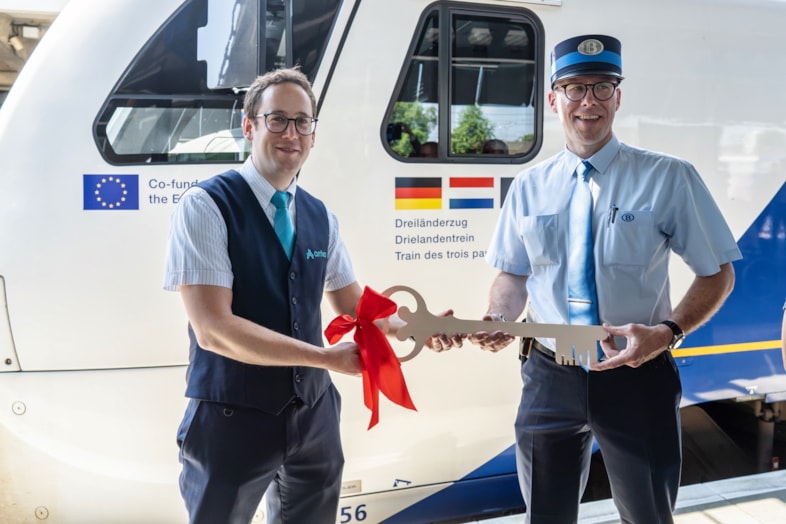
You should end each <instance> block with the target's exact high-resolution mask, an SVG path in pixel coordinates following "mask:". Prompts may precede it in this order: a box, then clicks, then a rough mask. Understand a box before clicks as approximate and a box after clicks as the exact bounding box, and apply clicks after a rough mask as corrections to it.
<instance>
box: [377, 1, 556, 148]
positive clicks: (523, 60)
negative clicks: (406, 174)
mask: <svg viewBox="0 0 786 524" xmlns="http://www.w3.org/2000/svg"><path fill="white" fill-rule="evenodd" d="M542 61H543V28H542V26H541V24H540V22H539V20H538V19H537V18H536V17H535V15H534V14H533V13H532V12H531V11H529V10H526V9H510V8H507V9H506V8H499V9H494V8H492V7H489V6H482V8H481V7H480V6H477V7H473V6H472V5H471V4H469V5H468V4H458V3H453V2H446V3H439V4H434V5H432V6H431V7H430V8H429V9H428V10H427V11H426V13H425V14H424V16H423V17H422V19H421V22H420V24H419V27H418V30H417V31H416V34H415V38H414V39H413V42H412V45H411V48H410V52H409V53H408V56H407V60H406V63H405V64H404V67H403V68H402V72H401V75H400V80H399V84H398V86H397V88H396V90H395V93H394V97H393V99H392V102H391V104H390V108H389V110H388V112H387V116H386V118H385V121H384V123H383V129H382V139H383V142H384V144H385V147H386V148H387V149H388V151H389V153H390V154H391V155H392V156H393V157H394V158H396V159H398V160H401V161H408V162H439V161H447V162H466V163H493V162H504V163H523V162H526V161H527V160H529V159H530V158H532V157H533V156H534V155H535V154H536V153H537V149H538V148H539V146H540V132H541V129H542V124H541V122H542V114H541V110H540V108H541V107H543V103H542V102H543V89H542V87H541V86H542V84H543V82H542V77H541V71H542V70H543V67H542Z"/></svg>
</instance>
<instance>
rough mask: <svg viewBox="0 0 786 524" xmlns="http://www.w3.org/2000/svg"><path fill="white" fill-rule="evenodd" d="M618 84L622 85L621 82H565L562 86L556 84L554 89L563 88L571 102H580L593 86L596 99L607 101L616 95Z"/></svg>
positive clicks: (593, 94)
mask: <svg viewBox="0 0 786 524" xmlns="http://www.w3.org/2000/svg"><path fill="white" fill-rule="evenodd" d="M618 85H620V84H619V82H598V83H597V84H563V85H561V86H554V89H560V88H561V89H562V90H563V91H565V96H566V97H567V98H568V100H570V101H571V102H578V101H579V100H584V97H585V96H587V90H588V89H589V88H590V87H591V88H592V96H594V97H595V99H596V100H600V101H601V102H605V101H606V100H608V99H609V98H611V97H612V96H614V91H616V90H617V86H618Z"/></svg>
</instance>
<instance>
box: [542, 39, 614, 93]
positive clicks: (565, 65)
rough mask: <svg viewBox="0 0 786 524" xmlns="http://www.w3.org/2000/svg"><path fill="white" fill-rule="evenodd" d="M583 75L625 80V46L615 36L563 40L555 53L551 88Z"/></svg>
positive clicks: (555, 48)
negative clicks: (623, 59)
mask: <svg viewBox="0 0 786 524" xmlns="http://www.w3.org/2000/svg"><path fill="white" fill-rule="evenodd" d="M579 75H611V76H617V77H619V78H622V44H620V41H619V40H617V39H616V38H614V37H613V36H607V35H582V36H574V37H573V38H568V39H567V40H563V41H562V42H560V43H559V44H557V45H555V46H554V50H553V51H552V52H551V84H552V85H554V82H556V81H557V80H561V79H563V78H568V77H571V76H579Z"/></svg>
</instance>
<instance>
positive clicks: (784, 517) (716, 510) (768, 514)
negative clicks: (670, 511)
mask: <svg viewBox="0 0 786 524" xmlns="http://www.w3.org/2000/svg"><path fill="white" fill-rule="evenodd" d="M523 521H524V515H523V514H522V515H512V516H507V517H497V518H493V519H486V520H480V521H477V524H514V523H521V522H523ZM579 522H580V523H581V524H618V523H619V522H620V520H619V516H618V515H617V512H616V510H615V508H614V504H613V503H612V501H611V500H598V501H595V502H588V503H586V504H582V505H581V510H580V513H579ZM674 522H675V524H776V523H777V524H784V523H786V470H782V471H773V472H771V473H761V474H759V475H751V476H747V477H737V478H733V479H727V480H719V481H715V482H708V483H706V484H694V485H690V486H684V487H682V488H680V492H679V495H678V496H677V510H676V511H675V513H674Z"/></svg>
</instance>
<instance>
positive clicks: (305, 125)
mask: <svg viewBox="0 0 786 524" xmlns="http://www.w3.org/2000/svg"><path fill="white" fill-rule="evenodd" d="M255 118H263V119H264V120H265V127H266V128H267V130H268V131H270V132H271V133H277V134H280V133H283V132H285V131H286V130H287V128H288V127H289V123H290V122H294V123H295V131H297V133H298V134H299V135H302V136H309V135H313V134H314V131H316V129H317V121H318V120H319V119H318V118H315V117H313V116H298V117H295V118H289V117H287V116H286V115H283V114H281V113H264V114H262V113H260V114H258V115H257V116H256V117H255Z"/></svg>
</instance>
